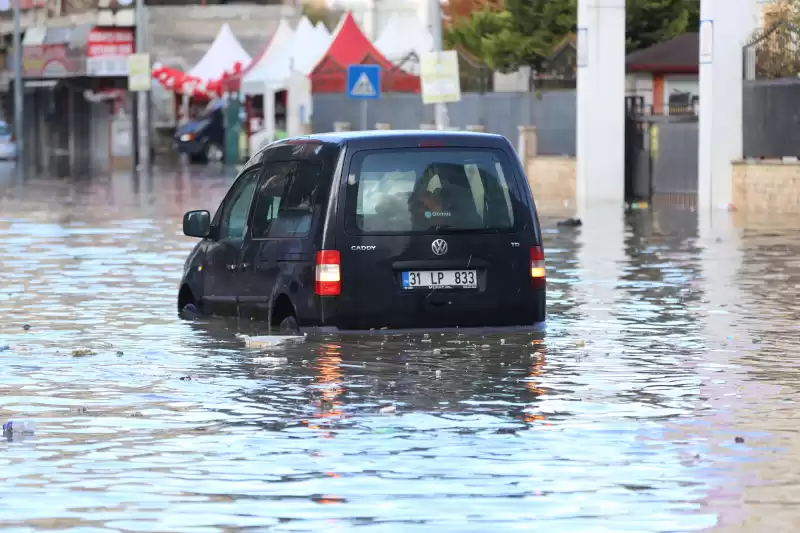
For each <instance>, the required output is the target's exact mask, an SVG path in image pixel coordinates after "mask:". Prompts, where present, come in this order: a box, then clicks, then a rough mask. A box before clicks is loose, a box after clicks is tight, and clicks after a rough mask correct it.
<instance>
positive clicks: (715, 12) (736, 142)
mask: <svg viewBox="0 0 800 533" xmlns="http://www.w3.org/2000/svg"><path fill="white" fill-rule="evenodd" d="M761 3H762V2H759V1H758V0H702V2H701V3H700V20H701V22H700V105H699V107H700V116H699V120H700V123H699V128H700V132H699V138H700V147H699V153H698V158H699V164H698V166H699V168H698V183H697V186H698V190H697V201H698V208H699V210H700V213H701V217H705V216H706V214H707V213H708V212H709V210H711V209H714V208H718V207H727V205H728V204H729V203H730V202H731V200H732V196H733V188H732V186H731V179H732V174H733V169H732V167H731V161H733V160H737V159H741V158H742V77H743V76H742V47H743V46H744V43H745V41H746V40H747V38H748V37H749V36H750V35H751V33H752V31H753V30H754V29H755V27H756V25H757V24H758V21H759V16H760V13H759V12H760V9H759V7H760V4H761Z"/></svg>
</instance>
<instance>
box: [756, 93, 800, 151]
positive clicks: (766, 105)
mask: <svg viewBox="0 0 800 533" xmlns="http://www.w3.org/2000/svg"><path fill="white" fill-rule="evenodd" d="M798 106H800V80H798V79H797V78H787V79H777V80H755V81H745V82H744V88H743V92H742V133H743V146H742V148H743V152H742V156H743V157H786V156H793V157H797V156H800V127H798V121H797V116H796V112H795V111H794V110H796V109H797V108H798ZM787 110H789V112H787Z"/></svg>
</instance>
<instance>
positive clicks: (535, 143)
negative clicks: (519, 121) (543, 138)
mask: <svg viewBox="0 0 800 533" xmlns="http://www.w3.org/2000/svg"><path fill="white" fill-rule="evenodd" d="M517 154H518V155H519V159H520V161H522V165H523V166H524V167H525V168H528V160H529V159H532V158H534V157H536V156H537V155H538V154H539V139H538V137H537V133H536V126H525V125H523V126H519V140H518V142H517Z"/></svg>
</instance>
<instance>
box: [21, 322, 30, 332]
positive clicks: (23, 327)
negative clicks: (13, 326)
mask: <svg viewBox="0 0 800 533" xmlns="http://www.w3.org/2000/svg"><path fill="white" fill-rule="evenodd" d="M22 329H24V330H25V331H30V330H31V327H30V325H28V324H25V325H24V326H22Z"/></svg>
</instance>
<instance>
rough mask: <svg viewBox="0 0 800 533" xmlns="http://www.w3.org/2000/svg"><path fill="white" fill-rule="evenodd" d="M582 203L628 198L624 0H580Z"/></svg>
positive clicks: (579, 185)
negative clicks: (626, 183) (626, 185)
mask: <svg viewBox="0 0 800 533" xmlns="http://www.w3.org/2000/svg"><path fill="white" fill-rule="evenodd" d="M577 92H578V95H577V104H578V105H577V183H576V185H577V190H576V196H577V201H578V209H579V210H581V209H585V208H586V207H587V205H588V204H590V203H591V204H597V203H603V204H614V205H618V206H620V207H621V206H622V204H623V202H624V200H625V0H578V91H577Z"/></svg>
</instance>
